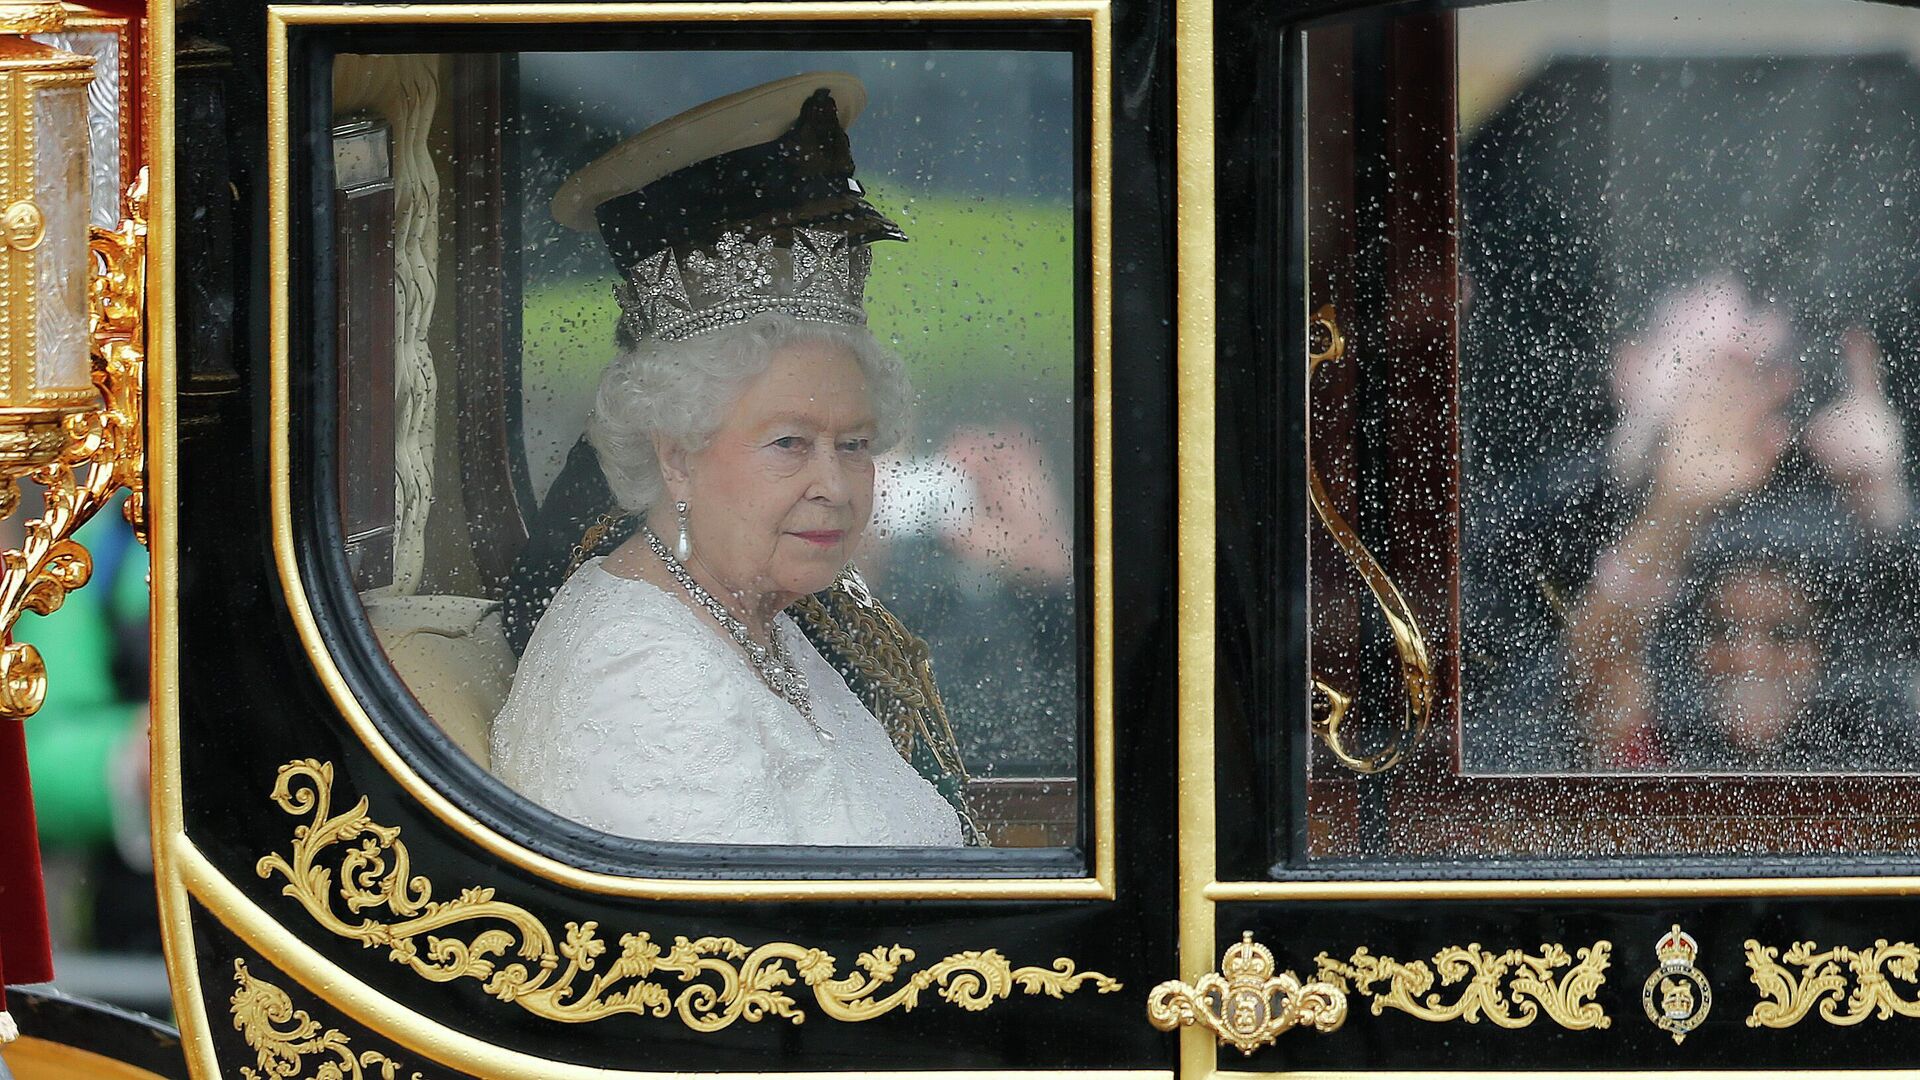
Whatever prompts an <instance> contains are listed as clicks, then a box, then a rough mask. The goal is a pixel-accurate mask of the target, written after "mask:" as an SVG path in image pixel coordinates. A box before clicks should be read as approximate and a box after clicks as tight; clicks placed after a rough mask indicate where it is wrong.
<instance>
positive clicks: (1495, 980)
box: [1315, 941, 1613, 1031]
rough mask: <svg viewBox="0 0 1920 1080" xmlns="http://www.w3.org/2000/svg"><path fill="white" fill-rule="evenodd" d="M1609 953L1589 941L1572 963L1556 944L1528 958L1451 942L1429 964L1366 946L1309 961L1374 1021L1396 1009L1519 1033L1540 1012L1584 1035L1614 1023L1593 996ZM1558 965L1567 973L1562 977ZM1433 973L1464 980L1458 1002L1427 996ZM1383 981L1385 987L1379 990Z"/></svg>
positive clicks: (1448, 980)
mask: <svg viewBox="0 0 1920 1080" xmlns="http://www.w3.org/2000/svg"><path fill="white" fill-rule="evenodd" d="M1612 950H1613V945H1612V943H1611V942H1607V941H1596V942H1594V944H1593V947H1592V948H1588V949H1581V950H1579V952H1578V953H1577V954H1576V955H1577V956H1578V957H1579V962H1578V963H1574V957H1572V956H1569V955H1567V950H1566V948H1565V947H1564V946H1561V945H1555V944H1551V943H1549V944H1545V945H1542V946H1540V954H1539V955H1538V956H1534V955H1531V954H1528V953H1526V952H1524V951H1522V950H1520V949H1509V950H1507V951H1506V952H1502V953H1496V952H1492V951H1490V950H1488V949H1483V948H1481V947H1480V946H1479V944H1478V943H1475V944H1472V945H1468V946H1467V947H1466V948H1464V949H1463V948H1460V947H1459V946H1457V945H1454V946H1448V947H1447V948H1444V949H1441V950H1440V951H1439V952H1438V953H1435V954H1434V957H1433V963H1432V965H1428V964H1427V962H1426V961H1424V960H1415V961H1413V962H1412V963H1401V962H1400V961H1398V960H1395V959H1394V958H1392V957H1391V956H1375V955H1373V954H1372V953H1370V952H1368V951H1367V950H1366V949H1365V948H1361V949H1356V950H1354V954H1353V958H1352V959H1351V960H1348V961H1346V962H1345V963H1342V962H1341V961H1339V960H1335V959H1334V958H1332V957H1330V956H1328V955H1327V954H1326V953H1321V954H1320V955H1319V956H1318V957H1316V958H1315V963H1316V964H1318V965H1319V977H1320V978H1321V979H1322V980H1325V981H1327V982H1330V983H1333V984H1334V985H1336V986H1339V987H1340V988H1342V989H1348V988H1351V989H1352V991H1353V992H1355V993H1358V994H1362V995H1365V996H1367V997H1370V998H1372V999H1373V1015H1375V1016H1379V1015H1380V1014H1381V1013H1382V1012H1384V1011H1385V1010H1387V1009H1398V1010H1400V1011H1401V1012H1404V1013H1406V1014H1407V1015H1409V1016H1414V1017H1417V1018H1419V1019H1421V1020H1430V1021H1433V1022H1435V1023H1445V1022H1447V1021H1450V1020H1465V1021H1466V1022H1467V1023H1469V1024H1477V1023H1479V1022H1480V1020H1481V1018H1482V1017H1484V1018H1486V1019H1487V1020H1489V1021H1491V1022H1492V1023H1494V1024H1496V1025H1498V1026H1500V1027H1503V1028H1523V1027H1526V1026H1528V1025H1530V1024H1532V1023H1533V1021H1534V1020H1535V1018H1537V1017H1538V1016H1539V1015H1540V1014H1541V1013H1542V1012H1545V1013H1546V1014H1547V1017H1548V1019H1550V1020H1552V1021H1553V1022H1554V1023H1556V1024H1559V1025H1560V1026H1561V1027H1563V1028H1566V1029H1567V1030H1569V1031H1584V1030H1586V1029H1588V1028H1604V1027H1608V1026H1609V1025H1611V1024H1612V1023H1613V1021H1612V1019H1611V1018H1610V1017H1608V1016H1607V1013H1606V1010H1605V1009H1604V1008H1602V1007H1601V1005H1600V1003H1599V1002H1597V1001H1595V1000H1594V994H1595V992H1596V991H1598V990H1599V989H1600V985H1601V984H1602V983H1604V982H1606V981H1607V976H1606V970H1607V964H1608V954H1609V953H1611V952H1612ZM1569 964H1572V966H1571V967H1568V965H1569ZM1562 968H1566V969H1567V970H1565V971H1564V972H1562V971H1560V969H1562ZM1436 972H1437V973H1438V980H1437V981H1438V984H1439V985H1441V986H1453V985H1455V984H1457V983H1461V982H1462V981H1463V980H1464V982H1465V985H1464V986H1463V987H1462V988H1461V992H1460V996H1459V997H1458V998H1455V999H1454V1000H1453V1001H1451V1002H1447V1001H1444V1000H1442V998H1441V995H1440V994H1438V993H1429V992H1428V991H1430V990H1432V989H1433V988H1434V985H1435V982H1436ZM1556 973H1558V978H1556V977H1555V976H1556ZM1382 983H1385V984H1386V985H1385V987H1383V988H1382V987H1380V984H1382Z"/></svg>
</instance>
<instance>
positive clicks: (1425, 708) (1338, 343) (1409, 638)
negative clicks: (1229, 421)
mask: <svg viewBox="0 0 1920 1080" xmlns="http://www.w3.org/2000/svg"><path fill="white" fill-rule="evenodd" d="M1346 353H1347V339H1346V335H1344V334H1342V333H1341V332H1340V323H1339V321H1338V320H1337V318H1336V316H1335V313H1334V310H1333V305H1332V304H1326V305H1323V306H1322V307H1321V308H1320V310H1319V311H1316V312H1314V315H1313V322H1312V323H1311V325H1310V329H1309V335H1308V344H1307V379H1308V381H1309V383H1311V381H1312V379H1313V376H1314V373H1315V372H1317V371H1319V370H1320V365H1321V364H1323V363H1326V362H1327V361H1329V360H1339V359H1340V358H1341V357H1343V356H1345V355H1346ZM1307 490H1308V495H1309V498H1310V501H1311V502H1312V503H1313V511H1314V513H1315V514H1316V515H1318V516H1319V518H1320V523H1321V524H1323V525H1325V526H1326V527H1327V532H1328V533H1329V534H1331V535H1332V537H1333V542H1334V543H1335V544H1337V545H1339V548H1340V550H1341V552H1342V553H1343V554H1345V555H1346V557H1347V561H1348V562H1350V563H1352V564H1353V568H1354V570H1355V571H1356V572H1358V573H1359V575H1360V580H1361V581H1363V582H1365V583H1366V586H1367V589H1368V590H1369V591H1370V592H1372V593H1373V599H1374V602H1375V603H1377V604H1379V605H1380V611H1381V614H1383V615H1385V616H1386V618H1387V627H1388V629H1389V630H1391V631H1392V632H1393V646H1394V649H1395V650H1397V651H1398V652H1399V654H1400V678H1401V680H1402V681H1403V682H1405V683H1406V687H1407V710H1406V713H1405V715H1404V716H1403V717H1402V719H1401V721H1400V724H1399V726H1398V727H1396V728H1395V729H1394V730H1393V732H1392V734H1391V735H1389V736H1388V738H1387V742H1386V745H1384V746H1382V747H1381V748H1380V749H1379V750H1376V751H1374V752H1373V753H1371V754H1365V755H1362V754H1359V753H1356V752H1355V751H1354V750H1352V749H1350V748H1349V746H1348V743H1347V739H1346V736H1345V735H1344V734H1343V727H1344V725H1345V724H1346V722H1347V720H1348V718H1349V714H1350V713H1351V711H1352V709H1353V695H1352V694H1348V693H1342V692H1341V691H1339V690H1337V689H1335V688H1334V687H1333V686H1332V685H1330V684H1329V683H1327V682H1326V680H1324V679H1321V678H1320V677H1319V676H1317V675H1316V676H1314V677H1313V689H1314V690H1315V691H1316V692H1317V694H1318V696H1319V698H1320V699H1321V700H1323V701H1324V702H1325V708H1324V709H1321V708H1315V709H1314V710H1313V715H1312V719H1311V723H1312V725H1313V733H1314V734H1315V735H1317V736H1319V738H1320V741H1321V742H1323V743H1325V744H1326V745H1327V749H1328V750H1331V751H1333V756H1334V757H1335V758H1337V759H1338V760H1339V762H1340V764H1342V765H1345V766H1346V767H1347V768H1349V769H1352V770H1353V771H1354V772H1357V773H1377V772H1385V771H1386V770H1388V769H1391V768H1393V767H1394V766H1395V765H1398V764H1400V762H1401V761H1402V760H1404V759H1405V758H1406V756H1407V754H1408V752H1409V751H1411V750H1412V749H1413V748H1414V746H1415V745H1417V744H1418V743H1419V742H1420V739H1421V737H1422V736H1424V735H1425V734H1426V733H1427V721H1428V720H1429V719H1430V718H1431V716H1432V714H1433V660H1432V659H1431V657H1430V656H1429V655H1428V653H1427V639H1426V635H1425V634H1422V633H1421V632H1420V623H1419V620H1417V619H1416V618H1414V615H1413V608H1412V607H1411V606H1410V605H1409V604H1408V603H1407V600H1406V597H1404V596H1402V595H1400V590H1399V589H1398V588H1397V587H1396V586H1395V585H1394V584H1393V579H1392V578H1390V577H1388V576H1387V571H1386V569H1385V568H1384V567H1382V566H1381V565H1380V560H1378V559H1376V558H1374V557H1373V553H1372V552H1370V551H1368V550H1367V545H1366V544H1364V543H1362V542H1361V540H1360V536H1359V534H1358V533H1356V532H1354V530H1353V526H1351V525H1349V524H1347V519H1346V518H1343V517H1341V516H1340V512H1339V511H1338V510H1335V509H1334V508H1333V500H1332V499H1331V498H1330V497H1328V495H1327V488H1326V485H1325V484H1323V483H1321V482H1320V472H1319V470H1317V469H1315V468H1314V467H1313V452H1312V449H1311V447H1309V449H1308V452H1307Z"/></svg>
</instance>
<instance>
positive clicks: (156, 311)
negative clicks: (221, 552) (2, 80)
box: [140, 0, 220, 1080]
mask: <svg viewBox="0 0 1920 1080" xmlns="http://www.w3.org/2000/svg"><path fill="white" fill-rule="evenodd" d="M175 6H176V5H175V3H174V0H148V2H147V6H146V21H145V22H144V23H143V24H142V27H141V31H142V32H141V35H140V41H141V49H142V51H143V55H142V57H141V66H142V68H143V70H144V72H145V77H144V79H143V80H142V82H141V102H140V107H141V116H142V117H143V119H144V123H145V132H144V135H145V138H144V139H142V140H141V141H142V145H143V146H144V147H145V148H146V154H147V158H148V165H149V172H148V179H147V184H148V186H147V394H146V403H147V473H148V475H147V544H148V556H149V559H150V563H151V570H150V573H151V575H152V580H151V584H150V586H149V596H150V601H149V602H150V608H149V611H150V618H149V623H150V627H151V629H150V638H149V646H148V647H149V648H150V649H151V650H152V654H153V664H152V669H151V671H150V673H149V676H148V679H149V685H148V697H149V700H150V702H151V707H150V712H151V714H152V736H151V738H152V754H153V758H152V771H153V791H152V795H151V799H152V804H151V805H152V808H153V856H154V877H155V879H156V884H157V892H158V894H159V906H160V929H161V948H162V950H163V952H164V953H165V955H166V959H167V977H168V981H169V982H171V983H172V986H173V1011H174V1022H175V1023H176V1024H178V1025H179V1027H180V1045H181V1048H182V1051H183V1052H184V1054H185V1056H186V1059H187V1070H188V1072H189V1073H190V1074H191V1075H193V1076H194V1077H196V1078H197V1080H213V1078H217V1077H219V1076H220V1064H219V1062H218V1061H217V1060H216V1059H215V1057H214V1053H213V1037H212V1029H211V1028H210V1027H209V1026H208V1023H207V1013H206V1008H205V998H204V997H203V996H202V994H201V989H200V971H199V967H198V959H197V958H196V956H195V954H194V948H193V923H192V912H191V911H190V909H189V906H188V900H187V895H188V894H187V883H186V878H185V875H183V873H182V867H181V857H180V852H181V850H182V849H185V850H187V851H189V852H190V851H191V850H192V848H191V845H190V844H188V843H187V838H186V834H185V832H184V831H183V827H182V824H181V823H182V822H183V821H184V820H185V818H184V815H183V812H182V808H181V788H180V528H179V524H178V523H179V520H180V515H179V509H180V495H179V484H180V456H179V446H178V438H179V430H180V429H179V411H180V410H179V359H178V358H179V348H178V339H177V337H176V335H175V327H176V315H177V303H176V297H177V295H178V294H177V291H176V286H175V281H176V274H175V266H174V253H175V251H176V250H177V246H176V242H175V237H176V235H177V229H176V214H175V206H176V200H175V196H174V185H175V176H176V172H175V168H174V164H175V160H176V151H175V147H176V143H175V139H174V125H175V107H176V103H177V100H178V99H177V97H176V95H175V93H174V59H175V29H174V8H175Z"/></svg>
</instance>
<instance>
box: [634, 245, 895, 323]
mask: <svg viewBox="0 0 1920 1080" xmlns="http://www.w3.org/2000/svg"><path fill="white" fill-rule="evenodd" d="M872 264H873V253H872V252H871V251H870V250H868V248H867V246H866V245H865V244H856V243H853V242H852V241H851V240H850V239H849V237H848V236H847V234H846V233H844V232H837V231H834V230H832V229H818V228H809V227H799V228H795V229H794V230H793V243H792V244H791V245H785V246H783V245H779V244H776V243H774V238H773V237H772V236H770V235H763V236H760V237H759V238H757V239H752V238H749V237H748V235H747V234H746V233H741V232H729V233H723V234H722V235H721V237H720V239H719V240H717V241H715V242H714V245H713V246H712V247H711V248H705V249H698V250H694V251H691V252H689V253H688V254H687V256H686V259H685V261H684V262H682V260H681V259H680V257H679V256H678V255H677V254H676V253H675V252H674V250H673V249H672V248H668V249H666V250H664V251H660V252H656V253H655V254H653V255H651V256H648V257H647V258H645V259H642V260H640V261H639V262H638V263H636V264H634V267H633V269H631V270H629V271H628V272H627V276H626V280H625V281H622V282H620V283H619V284H616V285H615V286H614V289H613V293H614V298H615V299H616V300H618V301H619V302H620V310H621V316H620V319H621V322H622V324H624V325H625V326H626V328H627V330H628V331H629V332H630V333H631V334H632V336H633V338H634V340H636V341H647V340H652V341H685V340H686V339H688V338H690V337H693V336H694V335H696V334H703V333H706V332H708V331H710V330H718V329H720V328H722V327H726V326H732V325H735V324H738V323H743V322H746V321H747V320H748V319H751V318H753V317H754V316H756V315H763V314H765V313H767V312H770V311H778V312H783V313H785V314H788V315H791V316H793V317H794V318H796V319H800V320H803V321H806V322H825V323H840V324H842V325H846V326H865V325H866V322H867V313H866V309H865V308H864V307H863V306H862V303H861V301H862V297H863V296H864V294H865V291H866V284H867V273H868V271H869V270H870V269H871V268H872Z"/></svg>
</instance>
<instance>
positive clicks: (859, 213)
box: [316, 48, 1095, 847]
mask: <svg viewBox="0 0 1920 1080" xmlns="http://www.w3.org/2000/svg"><path fill="white" fill-rule="evenodd" d="M1083 78H1084V76H1083V73H1082V70H1081V66H1080V65H1079V64H1078V63H1077V61H1076V57H1075V54H1074V52H1073V51H1071V49H1070V48H1061V49H1058V50H1049V49H1044V48H1035V49H1024V50H1017V51H1016V50H993V49H980V48H966V49H937V48H933V49H892V50H888V49H869V50H865V51H857V50H856V51H836V52H798V51H751V50H746V49H726V50H704V51H688V50H648V51H598V52H579V51H576V52H566V53H560V52H524V53H517V54H482V53H465V54H445V55H427V54H409V55H342V56H339V57H338V58H337V59H336V60H335V63H334V68H333V79H332V115H333V129H332V153H331V156H330V157H329V158H328V159H327V160H326V161H324V162H321V163H317V164H316V169H317V170H318V169H322V168H324V170H325V171H324V173H322V174H321V175H323V176H324V177H325V178H326V180H327V181H328V182H330V184H331V188H332V191H331V196H330V206H329V210H328V221H329V226H328V228H329V229H330V239H329V240H323V241H322V244H323V246H324V247H325V248H326V253H325V256H324V258H323V260H322V264H323V265H326V266H328V267H330V269H331V273H332V275H333V277H332V279H331V282H330V291H329V293H328V295H330V296H331V305H332V310H331V312H330V314H329V315H328V317H327V318H325V319H323V320H320V321H321V322H323V323H324V330H325V333H326V335H327V336H328V340H330V342H331V344H332V357H331V359H332V367H333V371H334V372H335V380H334V381H335V384H336V385H335V387H334V390H335V393H336V394H337V401H338V403H339V406H338V410H337V416H336V423H335V429H334V430H335V435H334V438H335V446H334V453H333V458H334V460H335V461H336V462H337V466H338V469H337V485H336V492H335V495H336V497H337V499H338V502H339V518H340V522H341V537H342V543H343V544H344V555H345V563H344V565H345V567H346V572H347V573H349V574H350V575H351V577H352V580H353V585H354V588H355V590H356V591H357V592H358V593H359V596H360V599H361V601H362V604H363V606H364V607H365V609H366V611H367V614H368V618H369V621H370V623H371V625H372V627H373V629H374V632H375V634H376V636H377V638H378V640H379V642H380V644H381V646H382V647H383V648H384V650H385V652H386V655H387V658H388V659H389V660H390V661H391V663H392V665H393V667H394V669H395V670H396V671H397V672H398V674H399V675H400V677H401V679H402V680H403V682H404V683H405V684H406V685H407V687H408V688H409V689H410V690H411V691H412V693H413V695H414V697H415V698H416V699H417V700H418V702H419V703H420V705H421V706H422V708H423V710H424V712H425V713H426V714H427V715H428V716H429V717H431V719H432V722H433V723H435V724H436V725H438V726H440V727H441V728H442V729H443V730H444V731H445V732H446V734H447V735H448V736H449V737H450V738H451V739H452V740H453V741H454V742H456V743H457V744H458V745H460V746H461V747H462V748H464V749H465V750H466V751H467V752H468V753H469V754H470V755H472V756H473V757H474V758H475V759H477V760H478V761H480V762H481V763H483V764H484V765H486V766H487V767H488V768H489V769H490V771H491V772H492V773H493V774H494V775H495V776H496V777H497V778H499V779H500V780H501V781H503V782H504V783H505V784H506V785H507V786H508V787H510V788H512V789H514V790H516V791H517V792H519V793H520V794H521V795H524V796H525V797H527V798H529V799H531V800H533V801H534V802H536V803H539V804H541V805H543V806H545V807H546V808H548V809H550V810H552V811H553V812H555V813H557V814H559V815H561V816H562V817H566V818H569V819H572V820H575V821H578V822H581V823H583V824H586V825H588V826H591V827H594V828H598V829H601V830H603V831H606V832H609V833H613V834H618V835H623V836H631V837H638V838H642V839H648V840H657V841H670V842H700V843H725V844H741V843H745V844H791V845H836V846H837V845H880V846H889V847H899V846H959V845H992V846H997V847H1059V846H1072V845H1074V844H1076V843H1079V842H1080V839H1081V838H1080V832H1079V828H1080V816H1079V807H1080V805H1081V796H1080V786H1081V785H1080V777H1081V762H1082V760H1083V759H1084V758H1085V757H1086V755H1087V753H1088V750H1087V747H1088V745H1089V736H1088V735H1087V732H1088V731H1089V730H1090V727H1089V725H1090V724H1091V716H1092V714H1093V705H1092V702H1091V700H1090V694H1089V690H1088V688H1089V687H1090V686H1091V684H1092V675H1091V671H1090V663H1089V661H1088V659H1087V658H1088V657H1090V656H1091V655H1092V654H1093V646H1092V642H1091V640H1090V634H1091V632H1092V631H1091V629H1090V627H1091V625H1092V624H1091V623H1090V622H1089V620H1088V619H1087V618H1086V617H1085V613H1086V612H1087V611H1090V608H1089V607H1088V604H1089V599H1088V583H1089V582H1090V581H1091V577H1090V572H1091V571H1090V559H1091V552H1092V538H1091V529H1090V525H1089V524H1088V523H1089V522H1090V520H1091V517H1090V513H1091V511H1090V510H1089V506H1090V504H1089V501H1088V500H1089V499H1090V498H1091V495H1092V491H1091V488H1090V487H1089V483H1090V480H1089V478H1090V476H1091V475H1092V468H1093V466H1092V459H1091V456H1090V455H1091V453H1092V446H1091V442H1090V434H1089V429H1086V428H1085V424H1086V420H1085V418H1084V417H1085V410H1084V406H1083V404H1082V403H1081V402H1080V401H1079V395H1080V394H1082V393H1083V392H1084V391H1083V387H1085V386H1087V385H1090V380H1091V379H1092V377H1093V376H1092V372H1093V365H1094V363H1095V361H1094V358H1093V339H1092V327H1091V320H1090V317H1089V314H1088V312H1089V311H1090V310H1091V299H1090V297H1091V287H1092V286H1091V283H1090V272H1089V269H1088V265H1087V263H1086V254H1085V253H1086V251H1087V250H1088V243H1089V241H1088V234H1087V228H1088V222H1089V221H1090V217H1089V213H1090V211H1089V199H1088V194H1087V192H1088V187H1087V179H1086V169H1087V162H1088V160H1089V156H1088V149H1087V145H1086V140H1087V134H1088V133H1087V128H1086V121H1085V119H1084V116H1083V111H1084V108H1085V102H1086V100H1087V99H1086V97H1085V91H1084V87H1083V86H1081V85H1080V84H1081V82H1082V81H1083Z"/></svg>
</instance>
